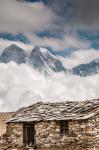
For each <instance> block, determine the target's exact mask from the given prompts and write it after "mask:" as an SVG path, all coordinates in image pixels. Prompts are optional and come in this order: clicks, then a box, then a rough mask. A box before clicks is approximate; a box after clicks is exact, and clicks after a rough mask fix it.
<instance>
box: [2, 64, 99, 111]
mask: <svg viewBox="0 0 99 150" xmlns="http://www.w3.org/2000/svg"><path fill="white" fill-rule="evenodd" d="M98 81H99V75H95V76H89V77H86V78H81V77H79V76H72V75H71V76H70V75H67V76H66V75H64V74H63V73H59V74H54V75H53V76H52V77H44V76H43V75H41V74H40V73H39V72H37V71H35V70H34V69H33V68H31V67H29V66H27V65H26V64H21V65H17V64H16V63H14V62H10V63H8V64H0V111H13V110H16V109H18V108H20V107H23V106H27V105H30V104H32V103H34V102H37V101H45V102H48V101H50V102H51V101H53V102H56V101H66V100H79V101H80V100H85V99H93V98H97V97H99V92H98V87H99V82H98ZM78 91H79V92H78Z"/></svg>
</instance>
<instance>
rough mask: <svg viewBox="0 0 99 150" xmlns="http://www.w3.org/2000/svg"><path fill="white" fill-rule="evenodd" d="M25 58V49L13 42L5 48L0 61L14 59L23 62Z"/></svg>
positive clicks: (5, 61)
mask: <svg viewBox="0 0 99 150" xmlns="http://www.w3.org/2000/svg"><path fill="white" fill-rule="evenodd" d="M25 59H26V54H25V51H24V50H23V49H22V48H20V47H18V46H17V45H14V44H12V45H11V46H9V47H7V48H5V49H4V51H3V53H2V54H1V56H0V62H2V63H8V62H10V61H15V62H16V63H18V64H21V63H25Z"/></svg>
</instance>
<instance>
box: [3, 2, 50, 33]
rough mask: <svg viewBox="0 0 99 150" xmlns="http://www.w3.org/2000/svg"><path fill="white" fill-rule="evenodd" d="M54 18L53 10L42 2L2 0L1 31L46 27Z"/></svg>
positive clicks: (13, 31)
mask: <svg viewBox="0 0 99 150" xmlns="http://www.w3.org/2000/svg"><path fill="white" fill-rule="evenodd" d="M52 18H53V13H52V11H51V10H50V9H49V8H48V7H47V6H45V5H44V4H43V3H42V2H36V3H29V4H28V3H25V2H24V3H20V2H18V1H16V0H3V1H2V0H0V31H1V32H11V33H20V32H21V33H24V32H31V31H32V32H33V31H38V30H40V29H46V28H48V27H49V26H50V22H51V19H52Z"/></svg>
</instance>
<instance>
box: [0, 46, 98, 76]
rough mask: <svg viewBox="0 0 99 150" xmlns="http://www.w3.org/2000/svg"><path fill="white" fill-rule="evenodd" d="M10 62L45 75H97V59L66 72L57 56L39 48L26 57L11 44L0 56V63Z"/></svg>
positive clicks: (20, 49)
mask: <svg viewBox="0 0 99 150" xmlns="http://www.w3.org/2000/svg"><path fill="white" fill-rule="evenodd" d="M10 61H14V62H16V63H17V64H21V63H27V64H28V65H31V66H32V67H34V68H35V69H37V70H39V71H40V72H42V73H45V74H52V73H55V72H56V73H57V72H64V73H66V74H67V73H71V74H74V75H79V76H83V77H84V76H89V75H94V74H98V73H99V59H96V60H93V61H91V62H89V63H87V64H80V65H78V66H75V67H74V68H72V69H70V70H68V69H66V68H65V67H64V65H63V63H62V60H61V59H60V58H59V57H58V56H55V55H53V54H52V53H51V52H49V51H48V50H47V49H46V48H41V47H34V48H33V50H32V51H31V53H30V55H29V56H28V55H27V54H26V52H25V50H23V49H22V48H20V47H18V46H17V45H14V44H13V45H11V46H9V47H7V48H5V49H4V51H3V53H2V54H1V56H0V62H1V63H8V62H10Z"/></svg>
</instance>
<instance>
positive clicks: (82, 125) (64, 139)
mask: <svg viewBox="0 0 99 150" xmlns="http://www.w3.org/2000/svg"><path fill="white" fill-rule="evenodd" d="M35 129H36V144H37V146H38V147H42V148H43V147H52V146H57V147H61V146H68V147H69V146H70V145H77V146H79V147H84V148H86V147H90V148H93V147H99V116H95V117H93V118H91V119H89V120H84V121H69V134H66V135H63V136H62V135H61V134H60V126H59V122H58V121H51V122H39V123H37V124H36V126H35Z"/></svg>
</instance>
